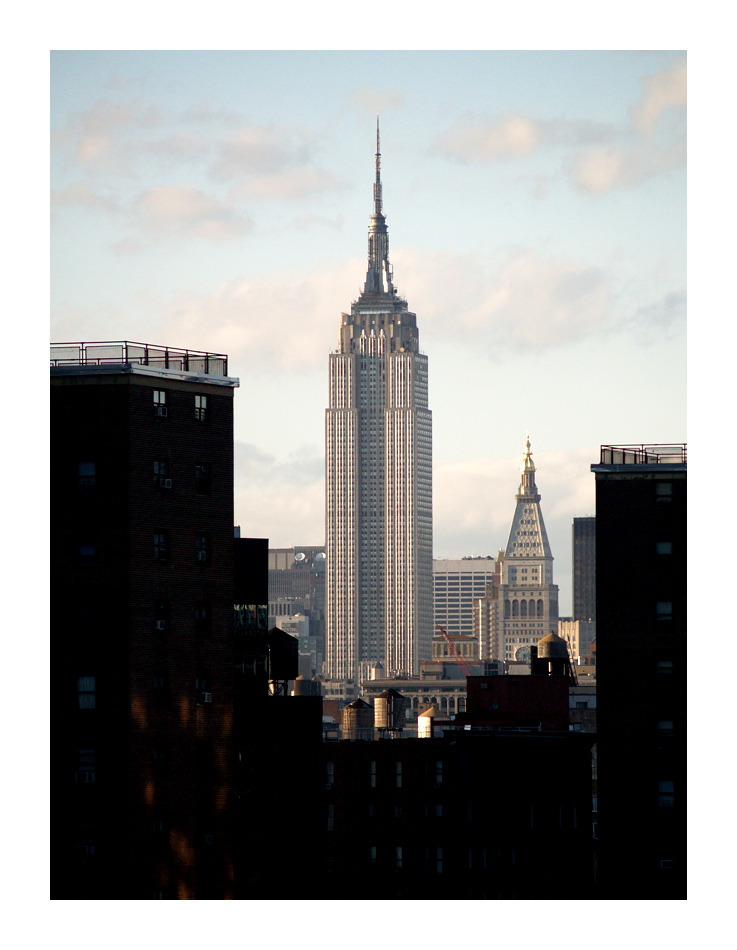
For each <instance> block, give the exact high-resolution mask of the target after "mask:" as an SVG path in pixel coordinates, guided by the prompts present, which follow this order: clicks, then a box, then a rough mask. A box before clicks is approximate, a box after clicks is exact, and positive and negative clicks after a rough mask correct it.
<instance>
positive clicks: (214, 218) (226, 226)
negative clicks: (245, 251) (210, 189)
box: [136, 185, 252, 240]
mask: <svg viewBox="0 0 737 950" xmlns="http://www.w3.org/2000/svg"><path fill="white" fill-rule="evenodd" d="M136 210H137V213H138V216H139V221H140V223H141V226H142V227H143V228H144V229H145V230H147V231H150V232H152V233H155V234H175V235H179V236H182V237H190V238H200V239H206V240H213V239H214V240H220V239H223V238H230V237H234V236H238V235H242V234H246V233H248V231H250V229H251V227H252V223H251V221H250V219H249V218H247V217H246V216H244V215H242V214H239V213H237V212H236V211H235V210H234V209H233V208H232V207H231V206H230V205H229V204H226V203H223V202H220V201H218V200H217V199H216V198H213V197H212V196H211V195H206V194H205V193H204V192H202V191H200V190H198V189H197V188H191V187H190V186H188V185H157V186H156V187H154V188H148V189H146V191H144V192H142V194H141V195H140V196H139V197H138V199H137V202H136Z"/></svg>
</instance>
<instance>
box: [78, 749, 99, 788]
mask: <svg viewBox="0 0 737 950" xmlns="http://www.w3.org/2000/svg"><path fill="white" fill-rule="evenodd" d="M95 776H96V773H95V750H94V749H77V774H76V776H75V779H76V781H77V783H78V784H80V785H89V784H90V783H91V782H94V781H95Z"/></svg>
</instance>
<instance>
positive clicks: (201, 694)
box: [194, 675, 212, 706]
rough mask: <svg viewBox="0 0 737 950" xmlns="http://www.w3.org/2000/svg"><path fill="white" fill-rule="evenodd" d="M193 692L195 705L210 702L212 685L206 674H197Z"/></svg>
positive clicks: (203, 704)
mask: <svg viewBox="0 0 737 950" xmlns="http://www.w3.org/2000/svg"><path fill="white" fill-rule="evenodd" d="M194 683H195V693H196V695H197V705H198V706H205V705H207V704H208V703H211V702H212V687H211V685H210V678H209V677H208V676H206V675H201V676H198V677H197V678H196V679H195V681H194Z"/></svg>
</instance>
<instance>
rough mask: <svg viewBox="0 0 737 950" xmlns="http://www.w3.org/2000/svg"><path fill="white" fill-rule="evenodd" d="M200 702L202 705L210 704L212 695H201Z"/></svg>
mask: <svg viewBox="0 0 737 950" xmlns="http://www.w3.org/2000/svg"><path fill="white" fill-rule="evenodd" d="M202 702H203V703H211V702H212V693H203V694H202Z"/></svg>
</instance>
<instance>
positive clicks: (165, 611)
mask: <svg viewBox="0 0 737 950" xmlns="http://www.w3.org/2000/svg"><path fill="white" fill-rule="evenodd" d="M168 629H169V601H168V600H157V601H156V602H155V603H154V630H155V631H156V632H157V633H166V632H167V630H168Z"/></svg>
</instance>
